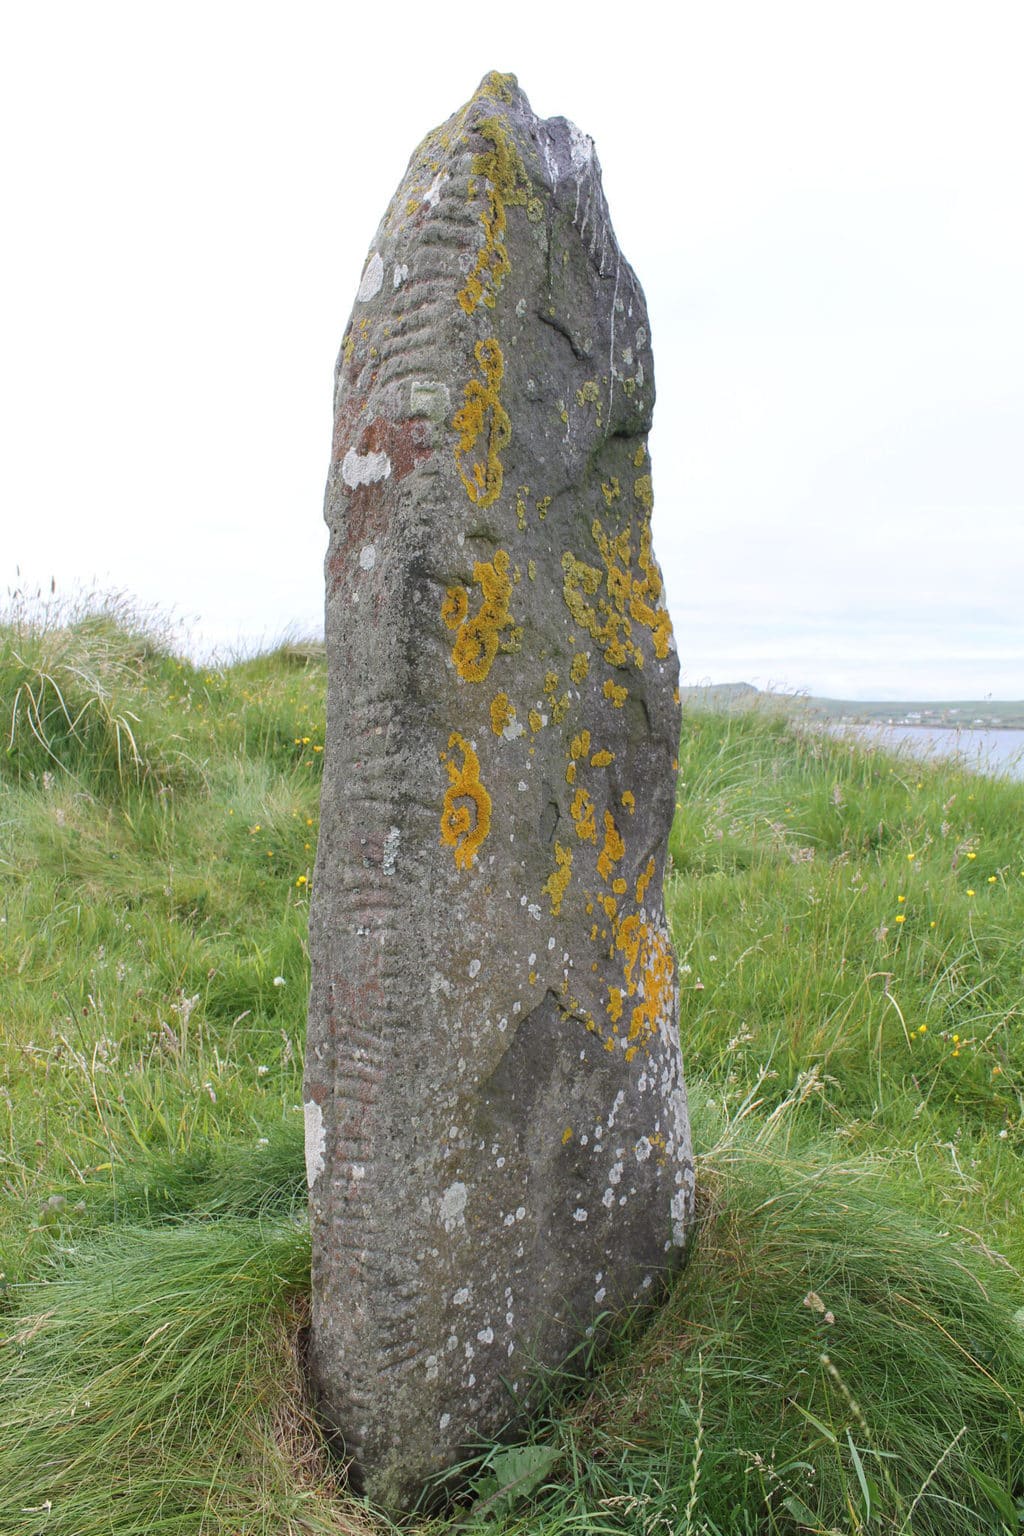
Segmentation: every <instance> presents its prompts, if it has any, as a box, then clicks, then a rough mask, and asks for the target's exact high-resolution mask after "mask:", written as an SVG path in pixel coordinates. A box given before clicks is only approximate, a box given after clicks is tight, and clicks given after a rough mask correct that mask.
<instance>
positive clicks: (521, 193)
mask: <svg viewBox="0 0 1024 1536" xmlns="http://www.w3.org/2000/svg"><path fill="white" fill-rule="evenodd" d="M474 126H475V129H476V132H477V133H479V134H480V136H481V138H484V139H487V140H488V141H489V142H490V145H491V148H490V149H489V150H487V151H486V152H485V153H484V154H482V155H474V156H473V175H474V176H475V177H476V176H479V177H483V178H484V186H485V188H486V201H485V206H484V208H483V209H482V210H481V213H480V223H481V224H482V225H483V231H484V238H483V243H482V245H481V246H480V250H479V251H478V253H477V258H476V261H475V263H474V265H473V270H472V271H471V272H470V273H469V275H468V277H467V278H466V281H465V283H464V284H463V286H462V287H461V288H460V289H459V291H458V293H457V294H456V298H457V299H458V301H459V304H460V305H461V306H462V308H463V309H464V310H465V312H466V314H467V315H471V314H472V313H473V311H474V310H475V309H476V307H477V305H478V304H480V303H483V304H486V305H487V307H488V308H489V309H493V308H494V301H495V299H496V298H497V296H498V293H499V292H500V291H501V285H502V283H503V282H504V281H505V277H506V276H507V274H508V273H509V272H511V270H512V263H511V262H510V261H509V256H508V250H507V248H506V246H505V241H504V235H505V228H506V224H507V219H506V215H505V209H506V207H510V206H512V205H514V204H519V205H527V204H528V203H529V200H530V196H531V193H532V191H533V187H532V184H531V182H530V178H529V177H528V176H527V174H526V167H525V166H524V165H523V160H522V156H521V155H520V153H519V150H518V149H517V148H516V144H515V140H514V139H513V138H512V136H511V134H510V133H509V131H508V128H507V127H506V125H505V123H504V122H503V120H502V119H501V118H500V117H488V118H485V119H484V120H483V121H482V122H479V123H476V124H475V125H474ZM474 190H475V188H474ZM470 195H472V193H471V194H470ZM541 214H542V215H543V207H542V208H541Z"/></svg>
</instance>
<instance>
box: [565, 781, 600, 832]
mask: <svg viewBox="0 0 1024 1536" xmlns="http://www.w3.org/2000/svg"><path fill="white" fill-rule="evenodd" d="M569 815H570V816H571V817H572V824H573V826H574V827H575V828H576V836H577V837H578V838H579V839H580V841H581V842H584V843H596V842H597V827H596V825H595V822H594V802H593V801H592V800H591V798H590V796H589V795H588V794H587V792H586V790H585V789H577V791H576V793H575V795H573V797H572V805H571V806H570V807H569Z"/></svg>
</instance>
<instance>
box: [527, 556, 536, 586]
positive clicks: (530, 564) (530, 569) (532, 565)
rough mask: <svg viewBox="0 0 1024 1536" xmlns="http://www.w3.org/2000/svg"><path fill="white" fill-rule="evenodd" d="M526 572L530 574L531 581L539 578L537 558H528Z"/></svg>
mask: <svg viewBox="0 0 1024 1536" xmlns="http://www.w3.org/2000/svg"><path fill="white" fill-rule="evenodd" d="M526 574H527V576H529V578H530V580H531V581H536V580H537V562H536V560H527V562H526Z"/></svg>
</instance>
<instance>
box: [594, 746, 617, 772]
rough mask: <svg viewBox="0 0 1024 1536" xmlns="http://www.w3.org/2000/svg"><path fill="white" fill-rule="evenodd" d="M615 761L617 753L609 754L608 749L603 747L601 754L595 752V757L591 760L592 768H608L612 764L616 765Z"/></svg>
mask: <svg viewBox="0 0 1024 1536" xmlns="http://www.w3.org/2000/svg"><path fill="white" fill-rule="evenodd" d="M614 761H615V753H614V752H609V751H607V749H606V748H604V747H602V748H601V750H600V752H595V753H594V755H593V757H592V758H591V759H590V766H591V768H607V767H608V765H609V764H610V763H614Z"/></svg>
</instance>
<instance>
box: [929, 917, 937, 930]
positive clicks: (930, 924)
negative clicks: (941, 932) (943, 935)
mask: <svg viewBox="0 0 1024 1536" xmlns="http://www.w3.org/2000/svg"><path fill="white" fill-rule="evenodd" d="M928 927H929V928H934V927H935V919H934V917H933V918H932V920H931V922H930V923H929V924H928Z"/></svg>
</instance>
